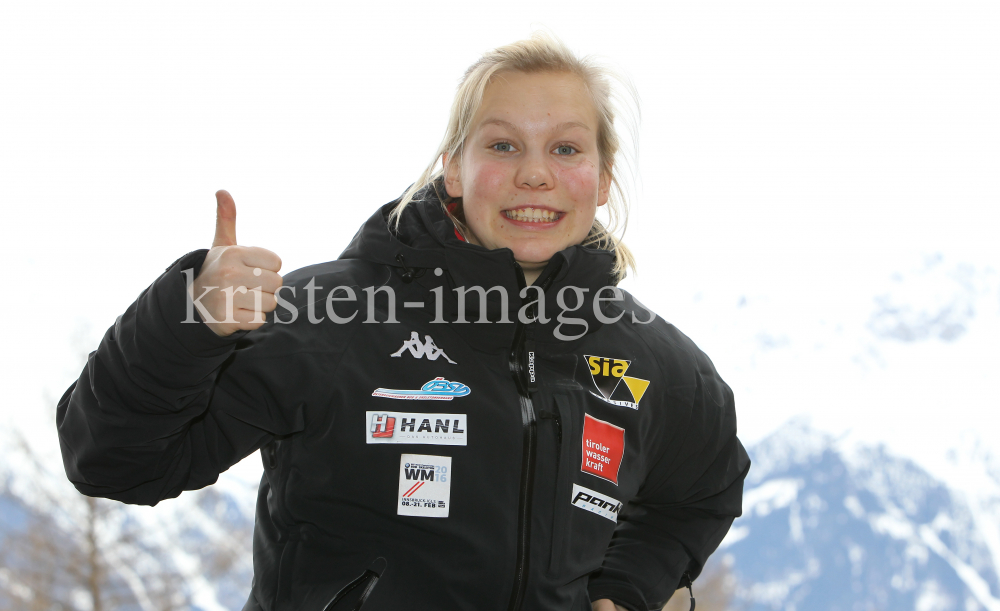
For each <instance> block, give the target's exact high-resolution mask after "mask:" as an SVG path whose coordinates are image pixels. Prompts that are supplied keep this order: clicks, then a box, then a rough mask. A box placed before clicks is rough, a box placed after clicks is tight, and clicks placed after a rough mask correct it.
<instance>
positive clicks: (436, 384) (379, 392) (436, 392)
mask: <svg viewBox="0 0 1000 611" xmlns="http://www.w3.org/2000/svg"><path fill="white" fill-rule="evenodd" d="M470 392H472V389H471V388H469V387H468V386H466V385H465V384H462V383H461V382H449V381H448V380H446V379H444V378H442V377H440V376H438V377H436V378H434V379H433V380H431V381H430V382H427V383H426V384H424V385H423V386H421V387H420V390H396V389H394V388H376V389H375V390H374V391H372V396H373V397H385V398H386V399H410V400H414V399H421V400H426V401H451V400H452V399H454V398H455V397H464V396H466V395H468V394H469V393H470Z"/></svg>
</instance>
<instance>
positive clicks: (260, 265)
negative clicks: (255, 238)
mask: <svg viewBox="0 0 1000 611" xmlns="http://www.w3.org/2000/svg"><path fill="white" fill-rule="evenodd" d="M215 199H216V204H217V208H216V217H215V240H214V241H213V242H212V249H211V250H209V251H208V255H207V256H206V257H205V262H204V263H203V264H202V266H201V272H200V273H199V274H198V277H197V278H195V279H194V282H193V283H192V284H191V292H192V299H193V300H194V305H195V307H196V308H197V310H198V313H199V314H200V315H201V318H202V320H204V321H205V324H207V325H208V328H210V329H211V330H212V331H214V332H215V333H216V334H217V335H220V336H223V337H224V336H226V335H231V334H233V333H235V332H236V331H239V330H241V329H256V328H258V327H260V326H261V325H263V324H264V315H265V314H267V313H268V312H271V311H273V310H274V308H275V307H276V306H277V301H275V298H274V293H275V292H276V291H277V290H278V288H280V287H281V276H279V275H278V270H280V269H281V259H280V258H278V255H276V254H274V253H273V252H271V251H270V250H265V249H263V248H256V247H254V246H237V245H236V202H234V201H233V197H232V196H231V195H229V193H228V192H226V191H218V192H216V194H215Z"/></svg>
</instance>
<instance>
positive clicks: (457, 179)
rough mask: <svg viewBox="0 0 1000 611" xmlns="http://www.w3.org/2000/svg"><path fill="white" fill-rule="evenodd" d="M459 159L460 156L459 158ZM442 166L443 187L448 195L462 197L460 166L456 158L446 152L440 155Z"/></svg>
mask: <svg viewBox="0 0 1000 611" xmlns="http://www.w3.org/2000/svg"><path fill="white" fill-rule="evenodd" d="M459 159H461V158H459ZM442 165H443V166H444V189H445V191H447V192H448V195H449V197H454V198H458V197H462V166H461V164H460V163H459V161H458V160H457V159H454V158H453V157H451V156H450V155H448V153H445V154H444V155H443V156H442Z"/></svg>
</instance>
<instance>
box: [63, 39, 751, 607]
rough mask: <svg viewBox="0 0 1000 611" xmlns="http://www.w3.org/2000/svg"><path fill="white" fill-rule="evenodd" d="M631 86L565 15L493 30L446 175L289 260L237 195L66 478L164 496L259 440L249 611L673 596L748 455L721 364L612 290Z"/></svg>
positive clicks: (145, 301) (126, 352)
mask: <svg viewBox="0 0 1000 611" xmlns="http://www.w3.org/2000/svg"><path fill="white" fill-rule="evenodd" d="M610 100H611V93H610V89H609V84H608V79H607V77H606V74H605V73H604V72H603V71H602V70H600V69H599V68H596V67H594V66H593V65H591V64H590V63H588V62H587V61H584V60H580V59H577V58H576V57H575V56H573V55H572V53H570V52H569V51H568V50H567V49H566V48H565V47H563V46H562V45H561V44H559V43H557V42H555V41H552V40H550V39H548V38H545V37H541V36H536V37H533V38H532V39H529V40H526V41H522V42H518V43H515V44H512V45H509V46H506V47H502V48H499V49H496V50H494V51H491V52H489V53H487V54H486V55H485V56H484V57H483V58H482V59H481V60H480V61H478V62H477V63H476V64H474V65H473V66H472V67H471V68H470V69H469V70H468V72H467V73H466V76H465V79H464V80H463V82H462V84H461V85H460V87H459V90H458V93H457V95H456V98H455V103H454V106H453V108H452V113H451V118H450V121H449V124H448V130H447V133H446V135H445V138H444V140H443V142H442V144H441V147H440V148H439V150H438V154H437V159H436V161H437V160H440V161H441V162H442V164H441V167H440V169H435V167H436V166H435V165H432V166H431V167H430V168H428V170H427V171H426V172H425V173H424V175H423V176H421V178H420V179H419V180H418V181H417V182H416V183H415V184H414V185H413V186H412V187H411V188H410V189H409V190H408V191H407V192H406V193H405V194H404V196H403V197H402V198H401V199H400V200H399V201H396V202H392V203H390V204H388V205H386V206H383V207H382V208H381V209H380V210H378V211H376V212H375V214H374V215H373V216H372V217H371V219H370V220H369V221H368V222H367V223H366V224H365V225H364V226H363V227H362V228H361V230H360V231H359V232H358V234H357V236H356V237H355V238H354V240H353V242H352V243H351V244H350V245H349V246H348V248H347V250H346V251H345V252H344V253H343V254H342V255H341V256H340V258H339V259H338V260H336V261H332V262H330V263H324V264H320V265H316V266H313V267H309V268H305V269H302V270H299V271H297V272H293V273H291V274H289V275H287V276H285V278H284V279H282V278H281V277H280V276H279V275H278V273H277V272H278V271H279V269H280V265H281V263H280V260H279V259H278V257H277V255H275V254H274V253H271V252H269V251H266V250H264V249H260V248H247V247H243V246H238V245H237V244H236V236H235V215H236V210H235V204H234V202H233V200H232V198H231V197H229V195H228V194H227V193H225V192H219V193H218V194H217V197H218V224H217V227H216V236H215V242H214V244H213V247H212V248H211V250H209V251H207V252H206V251H204V250H202V251H197V252H193V253H189V254H187V255H185V256H184V257H182V258H181V259H179V260H178V261H177V262H175V263H174V264H173V265H172V266H171V267H170V268H169V269H168V270H167V271H166V272H165V273H164V274H163V275H162V276H160V277H159V278H158V279H157V280H156V281H155V282H153V284H152V285H151V286H150V287H149V288H148V289H147V290H146V291H145V292H144V293H143V294H142V295H141V296H140V297H139V299H138V300H137V301H136V302H135V303H134V304H133V305H132V306H131V307H130V308H129V309H128V310H127V311H126V312H125V314H123V315H122V316H121V317H120V318H119V319H118V321H117V322H116V323H115V325H114V326H113V327H112V328H111V329H109V330H108V332H107V334H106V335H105V337H104V339H103V341H102V342H101V345H100V346H99V348H98V349H97V351H96V352H94V353H93V354H91V356H90V359H89V362H88V364H87V367H86V369H85V370H84V372H83V375H82V376H81V378H80V380H79V381H78V382H77V383H76V384H75V385H74V386H73V387H71V388H70V389H69V390H68V391H67V392H66V394H65V395H64V396H63V398H62V400H61V401H60V404H59V411H58V424H59V434H60V438H61V440H62V448H63V454H64V459H65V465H66V471H67V474H68V476H69V478H70V480H71V481H73V483H74V484H75V485H76V486H77V488H78V489H79V490H80V491H81V492H83V493H84V494H88V495H94V496H104V497H108V498H113V499H118V500H120V501H123V502H127V503H141V504H150V505H152V504H156V503H157V502H158V501H160V500H162V499H166V498H172V497H175V496H177V495H178V494H180V493H181V492H182V491H184V490H192V489H197V488H201V487H203V486H207V485H209V484H211V483H213V482H214V481H215V480H216V479H217V477H218V474H219V473H221V472H222V471H225V470H226V469H227V468H229V467H230V466H231V465H233V464H235V463H236V462H237V461H239V460H240V459H241V458H243V457H244V456H246V455H248V454H250V453H251V452H253V451H255V450H257V449H261V455H262V458H263V462H264V475H263V478H262V480H261V486H260V495H259V500H258V505H257V521H256V530H255V534H254V571H255V577H254V582H253V588H252V591H251V593H250V597H249V600H248V601H247V604H246V607H245V609H248V610H256V609H267V610H276V609H294V610H302V609H316V610H321V609H326V608H330V609H332V608H355V609H359V608H361V605H362V604H363V605H364V609H365V610H366V611H369V610H380V609H385V610H393V611H396V610H399V609H414V610H418V609H476V610H482V609H496V610H504V609H505V610H508V611H513V610H518V609H523V610H525V611H527V610H552V609H565V610H577V611H583V610H589V609H591V608H593V609H595V610H600V611H604V610H615V609H629V610H631V611H638V610H646V609H655V608H659V607H660V606H662V605H663V604H664V602H665V601H666V600H667V599H668V598H669V597H670V596H671V594H672V593H673V592H674V591H675V589H677V588H679V587H683V586H685V585H688V584H690V582H691V580H693V579H694V578H695V577H697V576H698V574H699V572H700V571H701V568H702V566H703V564H704V562H705V560H706V558H707V557H708V555H709V554H711V553H712V551H714V550H715V549H716V547H717V546H718V544H719V542H720V541H721V540H722V538H723V536H724V535H725V534H726V532H727V531H728V529H729V527H730V525H731V523H732V520H733V518H734V517H735V516H738V515H739V514H740V508H741V498H742V483H743V479H744V477H745V476H746V473H747V470H748V468H749V461H748V459H747V456H746V453H745V452H744V450H743V447H742V446H741V445H740V442H739V440H738V439H737V438H736V416H735V412H734V407H733V396H732V393H731V391H730V389H729V387H728V386H726V384H725V383H724V382H723V381H722V380H721V379H720V378H719V376H718V374H717V373H716V371H715V369H714V367H713V366H712V363H711V362H710V361H709V359H708V358H707V357H706V356H705V355H704V354H703V353H702V352H701V351H700V350H698V348H697V347H696V346H695V345H694V344H693V343H692V342H691V341H690V340H689V339H688V338H687V337H685V336H684V335H683V334H681V333H680V332H679V331H677V329H675V328H674V327H673V326H671V325H669V324H667V323H665V322H663V321H662V320H661V319H659V318H656V317H655V315H653V314H651V313H650V312H648V311H647V310H646V309H645V308H643V307H642V306H641V305H639V304H638V303H637V302H636V301H635V300H634V299H633V298H632V297H631V296H630V295H628V294H627V293H624V292H623V291H621V290H620V289H617V287H616V286H615V285H616V283H617V281H618V280H619V279H620V278H621V277H622V276H623V275H624V272H625V270H626V268H628V267H629V266H630V265H631V256H630V255H629V253H628V251H627V250H626V249H625V247H624V245H623V244H621V242H619V241H617V240H616V238H615V237H614V235H613V234H612V233H611V232H609V231H608V230H607V229H606V228H605V227H604V226H603V225H602V224H601V223H599V222H598V221H597V220H596V214H597V209H598V208H599V207H601V206H605V205H608V206H621V205H622V204H623V202H622V201H621V199H620V197H618V195H620V194H619V193H617V191H618V189H617V184H618V181H617V178H616V175H615V171H616V169H615V165H614V160H615V155H616V153H617V150H618V137H617V135H616V134H615V131H614V125H613V119H614V115H613V112H612V105H611V102H610ZM615 212H617V213H623V209H620V208H616V209H615ZM612 216H614V215H612ZM247 287H252V288H250V289H249V290H248V289H247ZM272 311H273V313H272V314H271V315H270V316H269V317H268V321H267V322H266V323H265V322H264V318H263V316H262V312H272ZM203 321H204V322H203Z"/></svg>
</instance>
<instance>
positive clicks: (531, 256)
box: [511, 246, 562, 268]
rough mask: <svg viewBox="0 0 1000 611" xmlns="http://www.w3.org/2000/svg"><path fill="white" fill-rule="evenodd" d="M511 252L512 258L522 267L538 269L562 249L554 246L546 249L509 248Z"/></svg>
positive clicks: (535, 247)
mask: <svg viewBox="0 0 1000 611" xmlns="http://www.w3.org/2000/svg"><path fill="white" fill-rule="evenodd" d="M511 250H513V251H514V258H515V259H517V261H518V262H520V263H521V265H522V267H523V266H532V267H534V266H536V265H537V266H538V267H539V268H542V267H545V264H546V263H548V262H549V259H551V258H552V257H553V256H554V255H555V254H556V253H557V252H559V251H560V250H562V249H561V248H556V247H554V246H552V247H548V248H539V247H537V246H534V247H531V248H511Z"/></svg>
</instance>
